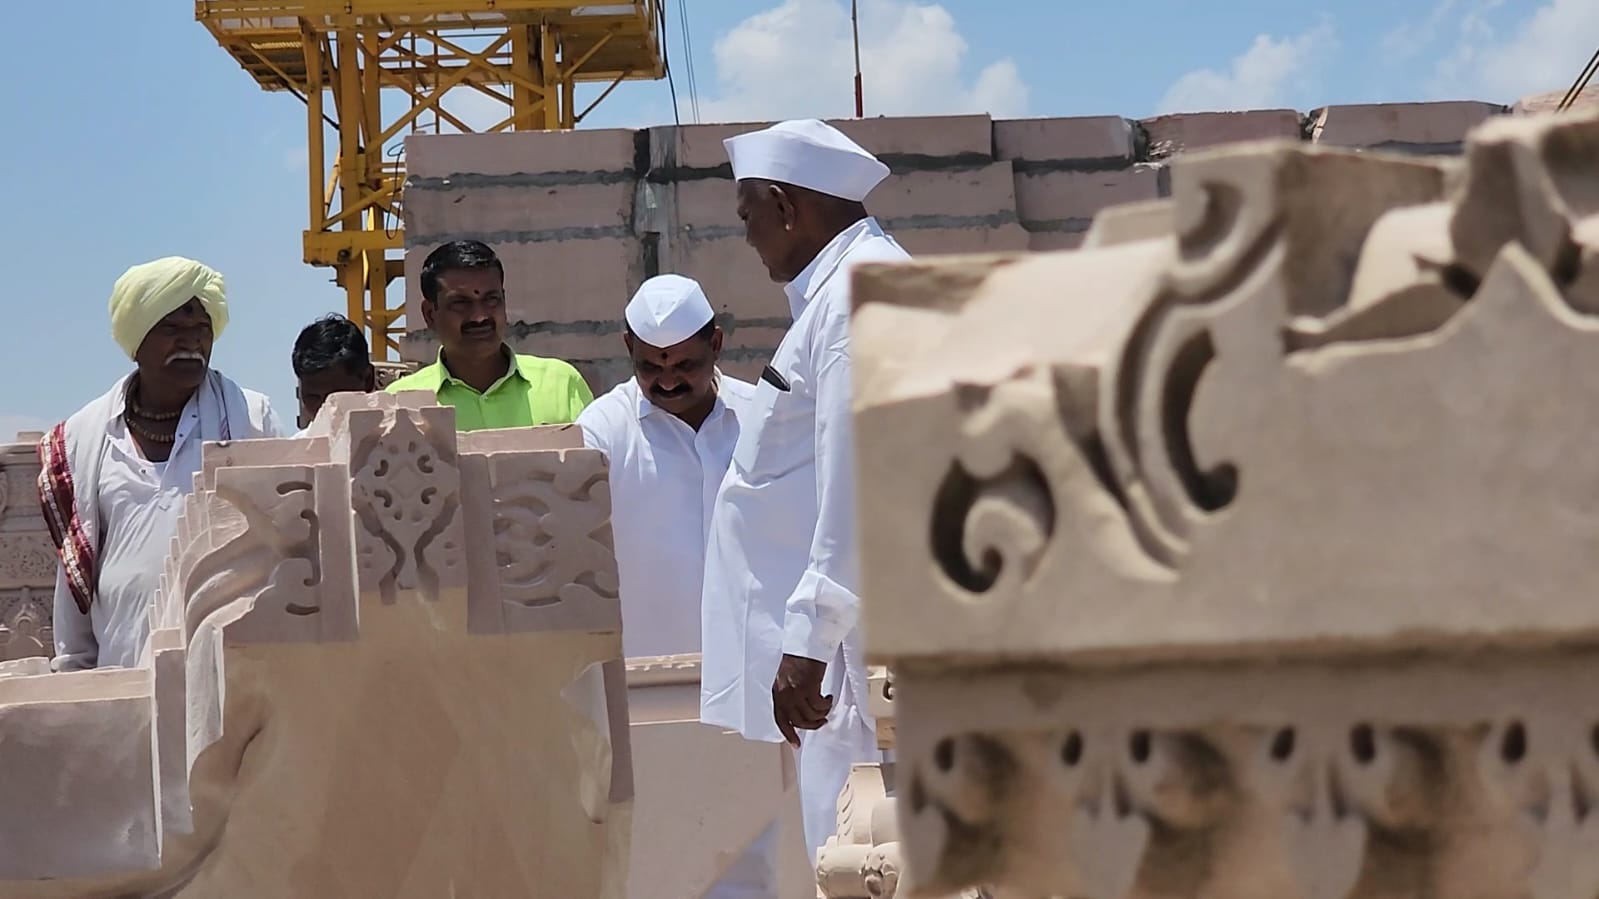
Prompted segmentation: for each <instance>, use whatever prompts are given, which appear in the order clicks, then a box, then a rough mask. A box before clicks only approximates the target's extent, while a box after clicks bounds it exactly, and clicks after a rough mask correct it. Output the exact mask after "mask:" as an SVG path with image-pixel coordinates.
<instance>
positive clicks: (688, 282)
mask: <svg viewBox="0 0 1599 899" xmlns="http://www.w3.org/2000/svg"><path fill="white" fill-rule="evenodd" d="M626 317H627V327H628V329H629V330H630V331H632V332H633V336H634V337H635V338H637V339H639V340H642V341H644V342H645V343H647V344H649V345H650V346H653V347H661V348H665V347H669V346H676V345H677V344H680V343H682V342H683V341H685V340H687V339H689V338H690V337H693V336H694V335H695V334H698V333H699V331H700V329H701V328H703V327H705V325H706V324H707V323H709V322H710V321H711V319H713V318H715V317H716V313H715V311H713V310H712V309H711V301H710V300H708V299H706V298H705V291H704V290H702V289H701V288H700V285H699V282H698V281H695V280H694V279H693V278H685V277H683V276H682V275H656V276H655V277H653V278H650V279H649V280H647V281H645V282H644V283H643V284H640V285H639V288H638V290H637V291H636V292H635V293H634V294H633V299H631V300H629V301H628V304H627V312H626Z"/></svg>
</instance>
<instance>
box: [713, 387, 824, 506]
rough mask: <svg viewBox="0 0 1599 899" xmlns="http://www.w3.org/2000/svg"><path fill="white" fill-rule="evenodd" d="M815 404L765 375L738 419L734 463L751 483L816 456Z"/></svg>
mask: <svg viewBox="0 0 1599 899" xmlns="http://www.w3.org/2000/svg"><path fill="white" fill-rule="evenodd" d="M815 430H816V424H815V404H814V402H813V401H812V400H811V399H810V398H809V397H807V396H804V395H802V394H800V393H797V392H795V391H792V390H779V389H778V388H777V387H776V385H774V384H772V383H771V382H770V381H768V380H766V379H765V378H762V379H761V380H760V381H759V382H758V383H757V385H756V387H755V397H754V399H753V400H752V401H751V402H750V403H749V405H748V406H747V407H746V410H745V414H744V415H742V416H740V418H739V433H738V443H737V444H735V446H734V448H733V464H734V465H735V466H737V468H738V472H739V474H740V475H742V476H743V478H744V480H745V481H747V482H749V483H751V484H758V483H761V482H763V481H772V480H776V479H777V478H780V477H782V476H783V475H786V474H788V473H789V472H792V471H794V470H795V469H797V468H800V467H801V466H804V465H806V464H808V463H810V462H812V461H814V460H815V458H816V433H815Z"/></svg>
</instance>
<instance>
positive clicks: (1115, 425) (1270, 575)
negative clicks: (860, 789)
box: [850, 113, 1599, 899]
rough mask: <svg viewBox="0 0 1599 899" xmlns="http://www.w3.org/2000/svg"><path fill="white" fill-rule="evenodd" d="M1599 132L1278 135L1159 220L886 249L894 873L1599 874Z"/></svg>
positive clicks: (1215, 877) (1532, 129)
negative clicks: (1451, 152)
mask: <svg viewBox="0 0 1599 899" xmlns="http://www.w3.org/2000/svg"><path fill="white" fill-rule="evenodd" d="M1596 154H1599V115H1596V114H1593V113H1587V114H1573V115H1565V116H1549V117H1542V118H1526V119H1520V120H1508V119H1507V120H1503V121H1496V122H1490V123H1489V124H1488V125H1485V126H1483V127H1482V128H1481V129H1480V130H1479V131H1478V132H1477V133H1476V134H1474V135H1473V136H1472V138H1471V139H1470V140H1469V141H1468V143H1467V147H1466V153H1465V157H1464V160H1463V161H1462V162H1458V163H1457V162H1453V161H1444V160H1427V159H1419V158H1399V157H1392V156H1384V155H1382V154H1380V153H1349V152H1343V151H1329V150H1326V149H1322V148H1318V147H1310V148H1307V147H1304V146H1303V145H1297V144H1294V145H1281V146H1273V145H1269V144H1259V145H1251V146H1247V147H1240V148H1238V149H1236V150H1230V151H1226V152H1217V153H1213V154H1208V155H1205V156H1202V157H1194V158H1188V159H1179V160H1177V161H1176V162H1175V163H1174V165H1173V170H1172V188H1173V190H1172V198H1171V200H1170V201H1168V202H1169V204H1170V211H1171V221H1172V223H1173V224H1172V225H1171V230H1170V232H1169V233H1166V234H1158V233H1156V230H1154V226H1153V225H1152V226H1150V227H1149V228H1145V229H1142V230H1139V229H1135V230H1136V232H1137V233H1132V234H1130V235H1129V236H1126V237H1123V238H1119V239H1116V240H1109V241H1108V242H1101V243H1093V244H1090V245H1089V246H1088V247H1086V248H1085V249H1083V250H1081V251H1078V252H1073V253H1062V254H1053V255H1036V256H1029V257H1023V258H1007V259H999V260H974V259H959V260H955V259H951V260H944V261H937V262H933V261H920V260H919V261H916V262H912V263H905V264H902V265H899V266H893V267H890V266H883V267H876V268H872V267H863V269H862V270H860V271H859V272H857V274H856V296H857V299H858V302H859V304H860V307H859V308H858V309H857V310H856V315H855V318H854V320H853V325H854V327H855V331H854V341H855V342H854V344H853V346H854V349H855V352H856V354H857V357H858V358H860V359H861V370H863V371H866V372H868V373H869V375H870V377H869V378H866V379H863V380H861V381H859V382H857V391H858V394H857V397H856V403H855V409H856V437H857V443H858V448H857V449H858V453H859V456H860V460H861V462H860V465H861V469H862V476H861V479H860V480H861V483H862V485H863V487H862V491H863V499H862V501H861V503H860V504H859V508H860V512H859V515H860V517H861V527H860V534H861V541H862V560H863V561H862V572H863V576H862V581H863V583H862V590H861V595H862V597H863V620H864V629H865V632H866V634H867V639H868V647H867V648H868V655H869V657H870V659H871V661H873V662H874V663H876V664H887V665H891V666H893V667H894V671H895V679H894V688H895V706H896V710H897V712H896V718H895V722H894V732H895V740H896V747H897V751H898V770H897V771H896V772H895V778H896V779H897V780H898V781H899V785H900V788H899V789H898V791H897V796H896V797H895V801H896V802H897V804H898V805H897V807H898V811H899V826H900V829H901V832H902V833H901V837H902V839H901V840H900V846H901V847H902V851H903V854H904V860H905V863H906V864H905V865H904V867H903V869H900V868H898V867H897V866H893V865H880V866H878V868H876V869H874V870H877V871H878V872H879V874H880V875H881V876H880V877H879V878H878V881H877V882H880V883H887V882H888V880H889V879H890V876H889V873H888V872H889V869H890V868H893V869H894V870H895V871H897V872H898V873H897V875H895V876H897V877H898V878H899V880H898V881H897V882H898V883H899V884H900V885H901V886H900V890H901V892H904V891H905V890H904V886H903V884H904V883H906V882H914V884H915V885H916V891H917V893H918V895H934V894H938V893H939V892H940V891H943V892H951V891H955V890H960V889H967V888H972V887H974V886H975V885H983V886H985V887H986V888H991V889H993V890H994V891H995V892H996V893H999V894H1003V895H1018V896H1073V897H1082V899H1168V897H1177V896H1226V897H1230V899H1253V897H1260V899H1267V897H1270V899H1296V897H1305V899H1395V897H1399V896H1440V897H1442V896H1451V897H1453V896H1479V897H1495V899H1498V897H1503V899H1554V897H1562V899H1577V897H1583V899H1591V897H1592V896H1594V895H1599V862H1594V861H1593V859H1595V858H1599V812H1596V811H1595V809H1596V803H1595V797H1596V796H1599V792H1596V791H1599V705H1595V703H1594V701H1593V699H1592V696H1593V686H1594V684H1595V681H1596V680H1599V653H1596V652H1595V651H1594V650H1593V649H1592V647H1593V646H1595V645H1599V644H1596V640H1599V612H1596V611H1595V608H1596V607H1595V606H1594V605H1593V603H1591V602H1590V601H1589V599H1588V597H1589V595H1590V594H1591V592H1592V582H1593V580H1594V566H1595V562H1594V554H1593V551H1592V550H1593V541H1592V536H1591V531H1592V529H1591V528H1590V527H1588V526H1587V525H1586V524H1585V523H1586V522H1588V521H1589V520H1590V519H1591V518H1592V514H1591V509H1589V506H1591V502H1589V498H1591V497H1593V496H1595V495H1599V463H1596V462H1594V461H1592V460H1591V459H1590V456H1589V454H1587V453H1586V451H1585V450H1582V449H1580V447H1583V446H1585V445H1586V443H1587V442H1588V441H1589V440H1590V439H1591V430H1592V429H1591V427H1590V426H1589V418H1590V417H1591V416H1588V415H1587V414H1586V412H1585V411H1583V410H1586V409H1587V408H1588V407H1589V406H1590V405H1591V398H1592V396H1593V395H1594V394H1595V393H1599V362H1596V360H1599V319H1596V318H1595V315H1596V314H1599V291H1596V290H1595V289H1594V285H1596V284H1599V200H1596V199H1595V198H1596V197H1599V167H1596V166H1595V165H1594V163H1593V160H1594V159H1595V158H1599V155H1596ZM930 284H933V285H946V286H948V287H947V289H946V290H945V291H944V294H943V295H940V296H937V297H921V296H919V295H918V291H919V290H921V291H922V292H925V287H926V286H927V285H930ZM1063 284H1065V285H1071V288H1070V291H1069V293H1070V294H1071V295H1072V297H1073V298H1074V297H1075V296H1077V295H1091V296H1092V301H1091V302H1090V301H1085V302H1083V303H1080V304H1077V305H1073V306H1072V307H1071V309H1070V311H1069V312H1064V313H1063V312H1062V309H1061V305H1062V303H1071V302H1075V299H1072V298H1067V299H1063V295H1062V287H1061V285H1063ZM956 286H958V288H959V289H958V290H957V289H956ZM906 334H909V335H912V336H913V337H914V340H906V339H902V335H906ZM929 530H930V531H931V536H930V539H929ZM853 888H854V887H853V886H851V887H850V889H853Z"/></svg>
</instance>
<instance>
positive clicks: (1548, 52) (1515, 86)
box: [1429, 0, 1599, 103]
mask: <svg viewBox="0 0 1599 899" xmlns="http://www.w3.org/2000/svg"><path fill="white" fill-rule="evenodd" d="M1502 4H1503V0H1480V2H1479V3H1478V4H1477V5H1476V6H1475V7H1473V8H1471V9H1469V10H1467V11H1466V12H1465V14H1463V15H1462V16H1461V19H1460V24H1459V26H1458V29H1457V32H1456V38H1455V43H1454V45H1453V47H1452V48H1451V49H1450V50H1449V51H1448V53H1447V54H1446V55H1445V56H1444V57H1443V58H1442V59H1441V60H1440V61H1439V62H1438V63H1437V65H1436V67H1435V69H1434V74H1433V79H1432V83H1431V84H1430V85H1429V88H1430V90H1429V92H1430V93H1431V94H1432V95H1433V96H1435V97H1439V98H1454V99H1481V100H1491V101H1494V102H1500V103H1510V102H1513V101H1515V100H1517V99H1519V98H1521V97H1523V96H1526V95H1528V94H1536V93H1544V92H1548V91H1563V90H1565V89H1566V88H1568V87H1570V86H1571V82H1572V81H1573V80H1575V79H1576V77H1577V74H1578V73H1579V72H1580V71H1582V67H1583V65H1584V64H1586V63H1587V62H1588V59H1589V57H1591V56H1592V55H1593V49H1594V44H1595V42H1596V40H1599V3H1596V2H1594V0H1548V2H1545V3H1542V4H1540V5H1539V6H1538V7H1537V8H1536V9H1534V10H1533V11H1532V13H1531V14H1530V15H1528V16H1527V17H1526V18H1524V19H1521V20H1520V21H1518V22H1513V23H1510V24H1509V25H1508V26H1506V25H1503V24H1501V25H1498V26H1497V27H1496V26H1495V25H1494V24H1493V23H1490V22H1489V20H1488V13H1489V12H1491V11H1492V10H1494V9H1496V8H1497V7H1499V6H1501V5H1502Z"/></svg>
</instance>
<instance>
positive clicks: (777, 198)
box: [766, 184, 799, 230]
mask: <svg viewBox="0 0 1599 899" xmlns="http://www.w3.org/2000/svg"><path fill="white" fill-rule="evenodd" d="M766 189H767V190H769V191H771V193H772V203H773V204H774V208H776V209H777V220H778V221H780V222H782V223H783V226H784V227H785V228H786V229H788V230H793V228H794V225H795V224H796V223H797V222H798V220H799V218H798V211H797V210H796V209H795V207H794V198H793V197H790V196H789V195H788V191H786V190H784V189H783V188H782V187H780V186H779V185H776V184H772V185H768V186H767V188H766Z"/></svg>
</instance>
